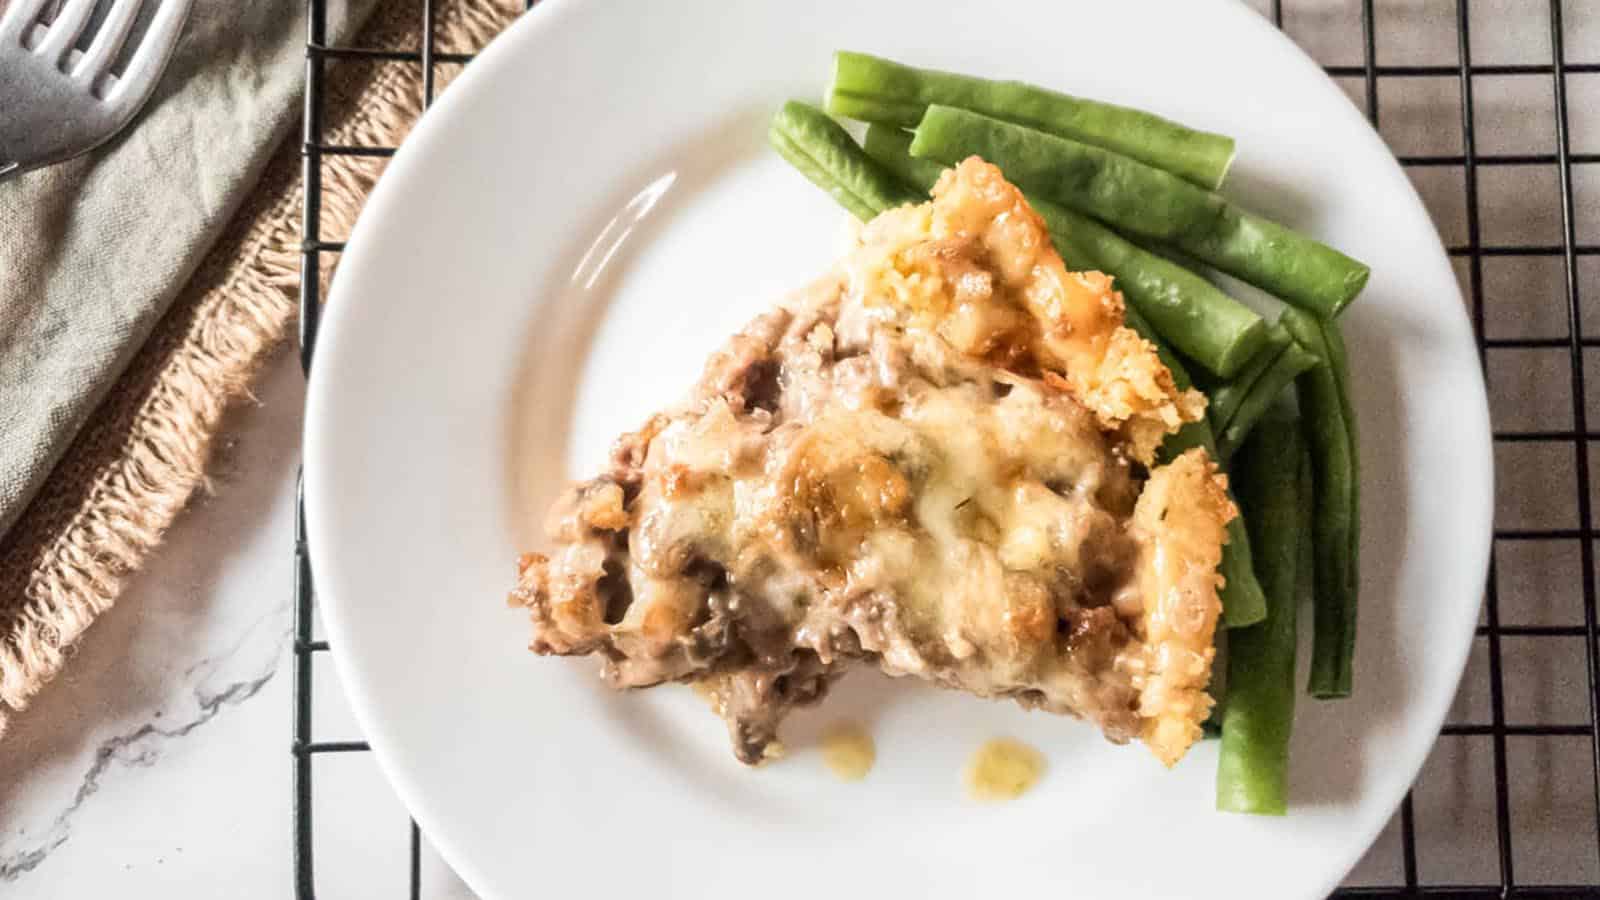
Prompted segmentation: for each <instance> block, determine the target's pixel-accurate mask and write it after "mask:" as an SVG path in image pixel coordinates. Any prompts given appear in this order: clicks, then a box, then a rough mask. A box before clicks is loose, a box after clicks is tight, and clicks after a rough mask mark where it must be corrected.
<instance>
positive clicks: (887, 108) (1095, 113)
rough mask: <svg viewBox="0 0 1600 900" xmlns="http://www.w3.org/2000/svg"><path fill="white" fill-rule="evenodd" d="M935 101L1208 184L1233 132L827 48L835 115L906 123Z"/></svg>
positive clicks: (1222, 171) (1224, 161) (1223, 161)
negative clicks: (1211, 130) (1217, 131)
mask: <svg viewBox="0 0 1600 900" xmlns="http://www.w3.org/2000/svg"><path fill="white" fill-rule="evenodd" d="M934 103H938V104H943V105H945V106H958V107H961V108H963V109H970V110H972V111H973V112H979V113H983V114H984V115H988V116H994V117H996V118H999V119H1005V120H1006V121H1009V122H1016V123H1018V124H1020V125H1026V126H1028V127H1029V128H1037V129H1039V130H1040V131H1045V132H1049V133H1051V134H1057V135H1060V136H1062V137H1066V138H1072V139H1073V140H1078V141H1082V142H1084V143H1086V144H1091V145H1094V146H1096V147H1104V148H1106V149H1107V150H1114V151H1116V152H1117V153H1121V154H1123V155H1124V156H1130V157H1132V158H1134V159H1137V160H1140V161H1142V162H1145V163H1148V164H1149V165H1152V166H1155V167H1156V168H1158V169H1165V170H1167V171H1169V172H1172V173H1174V174H1176V175H1178V176H1179V177H1182V178H1186V179H1188V180H1189V181H1192V182H1194V183H1195V184H1198V185H1200V186H1201V187H1204V188H1208V189H1214V188H1216V187H1217V186H1218V185H1220V184H1222V179H1223V177H1224V176H1225V175H1226V174H1227V172H1228V166H1229V164H1230V163H1232V162H1233V155H1234V147H1233V138H1230V137H1227V136H1225V135H1220V134H1211V133H1209V132H1205V131H1196V130H1194V129H1192V128H1188V127H1185V126H1183V125H1179V124H1178V123H1176V122H1172V121H1169V120H1167V119H1163V118H1161V117H1160V116H1157V115H1154V114H1152V113H1147V112H1144V111H1142V110H1137V109H1129V108H1128V107H1125V106H1115V105H1112V104H1110V103H1100V102H1097V101H1094V100H1085V99H1082V98H1080V97H1073V96H1070V95H1068V94H1062V93H1058V92H1056V91H1050V90H1045V89H1044V88H1038V87H1033V86H1032V85H1027V84H1022V83H1020V82H1016V81H991V80H989V79H985V78H973V77H970V76H967V75H957V74H954V73H951V72H939V71H934V70H932V69H917V68H913V67H911V66H906V65H902V64H900V63H897V62H891V61H890V60H887V59H881V58H879V57H876V56H868V55H866V54H864V53H851V52H848V51H843V50H841V51H839V52H837V53H835V54H834V55H833V81H832V83H831V84H830V85H829V86H828V111H829V112H831V113H833V114H834V115H837V116H846V117H848V118H852V119H860V120H862V121H866V122H881V123H883V124H885V125H898V126H903V127H906V128H910V127H913V126H915V125H916V124H917V122H919V121H921V119H922V113H923V111H924V110H926V109H927V108H928V106H929V104H934Z"/></svg>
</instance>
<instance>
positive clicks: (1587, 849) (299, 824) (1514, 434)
mask: <svg viewBox="0 0 1600 900" xmlns="http://www.w3.org/2000/svg"><path fill="white" fill-rule="evenodd" d="M1479 2H1480V3H1484V4H1485V5H1487V4H1488V3H1489V2H1490V0H1479ZM1536 2H1537V0H1535V3H1536ZM1567 2H1568V3H1574V2H1576V3H1591V2H1595V0H1567ZM1359 3H1360V28H1361V43H1362V55H1361V60H1362V61H1361V64H1360V65H1338V66H1328V67H1326V68H1327V71H1328V74H1329V75H1331V76H1333V77H1335V78H1336V79H1341V80H1343V81H1344V82H1346V83H1347V84H1348V83H1356V84H1359V87H1360V90H1361V94H1362V97H1363V99H1364V101H1365V109H1366V112H1367V115H1368V117H1369V118H1370V119H1371V120H1372V122H1373V124H1374V125H1375V126H1376V125H1377V124H1378V123H1379V120H1380V119H1379V117H1380V112H1381V110H1380V109H1379V95H1380V91H1379V85H1380V83H1382V82H1383V81H1384V79H1386V78H1390V79H1429V80H1454V81H1456V82H1457V84H1458V85H1459V94H1460V113H1461V127H1460V151H1459V152H1458V153H1448V154H1439V155H1411V156H1402V157H1401V158H1400V161H1401V163H1402V164H1403V165H1405V166H1406V167H1407V169H1408V170H1411V171H1412V173H1413V174H1415V170H1417V169H1425V168H1441V167H1443V168H1454V169H1460V170H1461V171H1462V172H1463V174H1464V180H1465V192H1466V213H1465V218H1466V222H1465V225H1466V242H1465V243H1464V244H1460V245H1458V246H1451V247H1450V248H1449V252H1450V255H1451V256H1452V257H1454V258H1455V259H1456V260H1457V261H1458V262H1464V264H1465V281H1466V283H1467V286H1468V288H1469V294H1468V300H1469V302H1470V304H1471V316H1472V321H1473V326H1474V332H1475V334H1476V336H1477V341H1478V350H1479V358H1480V361H1481V362H1483V363H1484V364H1485V365H1487V364H1488V363H1489V361H1490V358H1491V356H1492V355H1493V354H1494V353H1495V352H1496V351H1508V350H1539V349H1543V350H1547V351H1550V350H1554V351H1565V355H1566V356H1567V367H1568V368H1569V371H1570V374H1569V376H1568V377H1570V389H1571V396H1572V409H1571V416H1572V421H1571V428H1559V429H1549V430H1517V431H1505V430H1499V429H1498V428H1497V429H1496V431H1495V433H1494V440H1495V449H1496V453H1497V455H1498V454H1499V453H1500V452H1501V451H1502V449H1503V448H1505V447H1506V446H1508V445H1513V444H1539V445H1544V446H1546V447H1550V448H1553V449H1555V450H1556V451H1557V452H1571V453H1572V455H1573V467H1574V471H1575V475H1576V490H1577V494H1576V496H1577V527H1576V528H1548V529H1546V528H1540V529H1530V528H1502V527H1500V523H1499V522H1498V521H1497V522H1496V529H1495V532H1494V542H1495V549H1496V550H1497V551H1499V550H1500V549H1501V548H1502V547H1505V546H1506V545H1508V544H1513V543H1521V542H1566V543H1568V544H1571V543H1576V544H1577V546H1578V550H1579V557H1580V563H1581V569H1580V570H1579V571H1580V573H1581V574H1580V576H1579V580H1580V581H1581V596H1582V606H1583V624H1581V625H1504V624H1501V617H1500V606H1501V604H1500V598H1499V596H1498V591H1497V589H1496V580H1497V579H1496V568H1495V564H1494V561H1493V558H1492V557H1491V561H1490V568H1489V577H1488V582H1487V584H1486V585H1485V594H1484V599H1485V615H1484V619H1483V622H1484V624H1482V625H1481V626H1480V627H1479V629H1478V635H1479V638H1480V639H1481V640H1483V641H1484V642H1485V643H1486V644H1487V668H1488V682H1489V704H1488V705H1489V721H1487V722H1465V723H1452V724H1447V725H1446V726H1445V727H1444V729H1443V731H1442V738H1443V739H1444V740H1452V739H1466V738H1473V737H1476V738H1479V739H1482V738H1484V737H1487V738H1488V739H1489V741H1490V744H1491V749H1492V762H1493V806H1494V829H1495V840H1494V844H1493V846H1494V848H1495V853H1496V857H1497V858H1496V866H1495V868H1496V871H1497V873H1498V877H1497V878H1495V879H1494V880H1493V881H1487V880H1485V883H1479V884H1466V885H1463V884H1455V883H1448V884H1445V883H1432V882H1426V883H1425V882H1424V881H1423V880H1422V879H1421V878H1419V874H1418V851H1417V847H1418V827H1417V823H1416V818H1417V816H1416V813H1415V811H1414V806H1413V801H1412V796H1411V795H1410V794H1407V796H1406V798H1405V801H1404V802H1403V803H1402V804H1401V807H1400V811H1399V816H1398V832H1399V837H1400V840H1399V847H1398V853H1399V856H1400V865H1399V867H1398V871H1399V872H1400V873H1401V877H1400V878H1399V879H1398V880H1397V882H1396V883H1394V884H1386V885H1383V886H1365V887H1347V888H1343V889H1341V890H1339V891H1338V892H1336V893H1335V895H1334V896H1336V897H1412V896H1429V897H1446V896H1448V897H1460V898H1478V897H1484V898H1487V897H1562V898H1567V897H1574V898H1579V897H1595V898H1600V883H1590V884H1581V885H1580V884H1564V885H1550V884H1536V885H1530V884H1526V883H1524V881H1525V880H1526V879H1524V881H1519V879H1518V873H1517V871H1516V865H1515V858H1516V854H1514V852H1513V848H1514V847H1517V846H1518V843H1517V842H1518V840H1519V835H1518V834H1517V833H1516V832H1515V830H1514V829H1513V827H1512V807H1513V800H1514V799H1515V798H1514V796H1513V788H1512V785H1511V780H1510V778H1509V777H1508V775H1507V759H1508V756H1507V742H1508V739H1510V738H1516V739H1518V740H1522V739H1524V738H1528V739H1534V738H1538V739H1545V740H1553V739H1559V738H1566V739H1574V738H1587V739H1588V754H1587V757H1588V758H1587V761H1586V765H1587V767H1588V768H1589V769H1590V771H1589V772H1588V773H1587V774H1588V775H1589V776H1591V780H1590V782H1589V784H1588V785H1587V787H1588V789H1589V790H1588V793H1589V794H1591V795H1592V796H1591V797H1589V798H1588V804H1586V805H1592V806H1591V812H1592V813H1593V815H1586V816H1585V817H1584V818H1585V819H1586V820H1587V821H1588V824H1589V825H1590V826H1592V827H1591V829H1590V831H1589V833H1588V834H1587V836H1586V837H1585V838H1584V839H1582V840H1581V841H1580V842H1578V843H1577V846H1581V847H1582V848H1583V850H1582V852H1584V853H1589V854H1594V853H1600V718H1597V704H1600V670H1597V666H1600V660H1597V659H1596V648H1597V645H1596V635H1597V620H1596V602H1595V582H1594V572H1595V568H1594V562H1595V560H1594V544H1595V540H1596V536H1597V534H1596V530H1595V528H1594V518H1593V510H1592V509H1591V501H1590V496H1591V494H1590V488H1591V481H1590V472H1589V453H1588V450H1589V446H1590V442H1591V441H1597V440H1600V432H1591V431H1590V430H1589V424H1588V420H1587V417H1586V409H1585V397H1586V393H1585V389H1584V388H1585V385H1584V378H1585V372H1584V364H1583V351H1584V348H1600V336H1597V337H1592V338H1591V337H1585V336H1584V334H1583V327H1582V318H1583V316H1582V307H1581V304H1580V297H1579V293H1580V291H1579V259H1580V258H1581V257H1589V256H1600V245H1585V244H1580V243H1579V242H1578V224H1577V218H1576V215H1575V211H1574V200H1573V197H1574V191H1573V167H1574V165H1582V164H1593V163H1600V153H1588V154H1584V153H1576V152H1574V151H1573V149H1572V137H1571V124H1572V123H1571V121H1570V118H1569V109H1570V106H1571V104H1569V100H1568V97H1569V91H1570V85H1569V80H1570V79H1569V76H1573V75H1588V74H1600V61H1594V62H1574V61H1569V60H1567V58H1566V49H1565V48H1566V44H1567V34H1566V33H1565V27H1564V21H1563V14H1564V12H1566V10H1564V9H1563V0H1548V10H1547V14H1548V17H1549V41H1550V48H1551V51H1552V55H1551V60H1550V62H1548V63H1535V64H1510V65H1507V64H1497V65H1475V64H1474V63H1473V62H1472V36H1471V24H1472V18H1473V17H1472V14H1471V12H1470V3H1471V0H1456V3H1455V6H1454V9H1453V10H1451V9H1450V4H1449V3H1448V2H1444V0H1427V2H1424V3H1417V4H1413V6H1414V7H1419V8H1421V9H1423V10H1424V14H1425V15H1428V16H1433V17H1439V18H1441V19H1444V20H1448V19H1450V18H1452V17H1453V19H1454V28H1455V34H1456V51H1457V61H1456V63H1455V64H1448V65H1439V64H1426V65H1408V64H1403V63H1396V62H1394V61H1389V60H1385V61H1384V62H1383V63H1380V62H1379V60H1378V53H1377V47H1378V32H1379V30H1380V29H1381V28H1382V27H1383V25H1382V23H1381V22H1380V21H1379V16H1377V15H1375V14H1374V9H1373V7H1374V0H1359ZM1535 3H1529V4H1525V5H1526V6H1530V7H1532V6H1534V5H1535ZM307 5H308V8H309V12H310V16H309V26H308V35H307V43H306V93H305V114H304V141H303V144H302V151H303V153H302V155H303V159H304V168H303V177H304V182H305V209H304V228H303V238H304V243H303V256H302V270H301V280H300V285H301V290H300V347H301V365H302V367H303V368H304V369H305V370H306V371H307V372H308V373H309V371H310V366H311V356H312V349H313V347H314V346H315V343H316V336H317V324H318V320H319V315H320V309H321V299H322V298H321V296H320V284H321V281H320V275H321V272H322V269H323V265H324V257H325V256H327V255H329V254H333V253H337V252H339V251H340V250H342V249H343V245H342V243H339V242H336V241H326V240H323V238H322V235H321V232H320V225H319V221H320V210H321V202H322V192H321V182H322V162H323V160H324V159H325V158H327V157H333V156H341V155H356V156H367V157H374V156H376V157H384V156H388V155H391V154H392V153H393V152H394V148H391V147H347V146H334V145H330V144H327V143H325V142H324V139H323V138H324V133H323V112H324V96H323V95H324V90H323V85H324V75H325V69H326V65H327V63H328V62H329V61H330V60H335V59H369V60H381V61H385V62H395V63H401V64H408V65H416V66H420V67H421V70H422V76H423V77H422V91H423V101H424V105H426V104H428V103H431V102H432V100H433V92H434V75H435V68H436V67H437V66H439V65H443V64H460V63H464V62H467V61H469V60H470V59H471V54H465V53H454V52H452V53H436V52H435V47H434V27H433V25H434V3H433V2H432V0H422V2H421V9H420V17H419V21H418V23H417V28H418V31H419V42H418V49H417V50H415V51H409V52H393V51H386V50H385V51H380V50H372V49H365V48H361V47H336V46H330V45H329V44H328V43H327V39H326V35H327V18H328V16H327V3H326V0H308V2H307ZM535 5H537V0H528V2H527V3H526V6H527V8H529V9H531V8H533V7H534V6H535ZM1258 5H1259V4H1258ZM1290 5H1291V10H1290V11H1291V13H1292V12H1293V11H1294V10H1293V9H1292V5H1293V0H1291V4H1290ZM1500 5H1502V6H1503V5H1504V2H1503V0H1501V3H1500ZM1284 7H1285V3H1284V0H1271V2H1270V5H1268V7H1267V10H1266V12H1267V14H1268V15H1270V16H1271V18H1272V20H1273V21H1274V23H1275V24H1277V25H1278V26H1279V27H1280V28H1281V27H1283V24H1284V15H1285V8H1284ZM1538 11H1539V12H1546V10H1542V9H1540V10H1538ZM1495 76H1534V77H1543V78H1548V79H1549V84H1550V87H1551V89H1552V91H1553V95H1554V121H1553V122H1551V123H1550V124H1549V126H1548V127H1549V128H1550V129H1551V130H1552V131H1553V134H1554V139H1555V152H1554V153H1531V154H1516V155H1513V154H1486V153H1480V152H1479V151H1478V135H1477V129H1476V127H1475V123H1474V102H1473V84H1474V80H1475V79H1482V78H1485V77H1495ZM1502 167H1504V168H1516V167H1523V168H1524V169H1527V168H1529V167H1547V168H1554V169H1555V170H1556V171H1557V172H1558V175H1559V183H1560V227H1561V239H1560V242H1559V243H1551V244H1548V245H1532V246H1523V245H1498V244H1486V243H1484V242H1483V240H1482V239H1481V231H1482V228H1481V219H1482V215H1481V211H1480V209H1479V174H1480V172H1481V171H1484V170H1489V169H1493V168H1502ZM1496 257H1524V258H1535V257H1538V258H1547V259H1553V260H1555V261H1557V262H1558V263H1559V265H1560V267H1561V281H1562V285H1563V291H1564V295H1565V304H1566V306H1565V316H1566V329H1567V335H1566V336H1565V337H1517V338H1490V337H1486V333H1485V327H1484V319H1485V314H1484V309H1485V302H1484V260H1485V259H1492V258H1496ZM294 555H295V566H296V569H295V572H296V577H295V588H294V590H295V607H294V608H295V640H294V682H295V683H294V725H293V744H292V755H293V759H294V778H293V785H294V802H293V812H294V844H293V853H294V891H295V896H296V897H297V898H302V900H310V898H312V897H314V896H315V895H316V883H317V879H316V866H315V861H314V859H313V852H312V849H313V829H314V822H313V819H312V798H313V789H314V788H313V785H314V781H313V774H314V771H315V768H316V767H315V765H314V761H315V760H316V759H317V758H318V757H319V756H321V755H323V754H330V753H360V752H366V751H367V750H368V749H369V747H368V745H367V743H366V742H364V741H318V740H316V739H315V737H314V736H313V734H312V715H311V713H312V687H313V678H314V670H315V668H316V660H317V657H318V656H319V655H320V654H325V653H327V652H328V644H327V642H326V641H321V640H315V639H313V620H314V618H315V614H314V602H315V593H314V591H313V588H312V573H311V564H310V559H309V556H308V554H307V550H306V543H305V519H304V515H303V512H302V511H301V505H300V503H299V501H298V499H297V504H296V526H295V548H294ZM1503 638H1514V639H1519V640H1520V639H1545V642H1546V646H1550V647H1551V651H1552V652H1555V650H1554V644H1553V642H1551V641H1550V640H1549V639H1554V638H1566V639H1568V641H1569V643H1570V641H1571V639H1575V638H1581V639H1582V641H1583V646H1584V654H1583V656H1584V670H1585V678H1584V687H1585V689H1586V697H1585V701H1586V703H1585V705H1586V706H1587V709H1588V719H1587V721H1584V722H1573V723H1556V724H1537V725H1527V724H1508V723H1507V718H1506V683H1507V679H1506V677H1505V676H1504V674H1503V667H1504V662H1503V653H1502V646H1501V644H1502V639H1503ZM1582 787H1583V786H1579V787H1578V789H1580V790H1581V789H1582ZM421 847H422V843H421V835H420V834H419V832H418V830H417V827H416V825H415V823H412V825H411V841H410V854H409V867H410V869H409V873H410V881H409V884H410V896H411V897H414V898H415V897H420V896H421V894H422V879H421V871H422V870H421V864H422V853H421Z"/></svg>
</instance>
